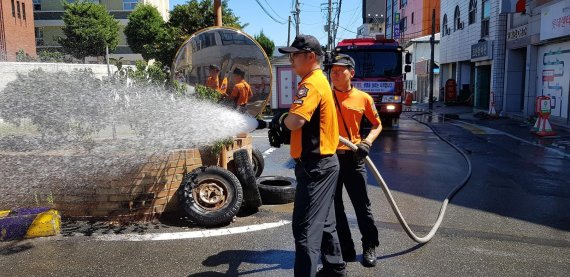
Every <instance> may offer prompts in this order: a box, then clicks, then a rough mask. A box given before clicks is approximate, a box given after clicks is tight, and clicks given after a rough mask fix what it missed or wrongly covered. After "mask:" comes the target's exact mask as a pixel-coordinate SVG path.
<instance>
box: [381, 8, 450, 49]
mask: <svg viewBox="0 0 570 277" xmlns="http://www.w3.org/2000/svg"><path fill="white" fill-rule="evenodd" d="M433 10H435V32H436V33H439V28H440V24H439V22H440V20H439V13H440V0H387V2H386V37H387V38H393V39H396V40H398V41H400V43H401V44H406V42H408V41H410V40H411V39H414V38H419V37H423V36H427V35H430V34H431V26H432V12H433Z"/></svg>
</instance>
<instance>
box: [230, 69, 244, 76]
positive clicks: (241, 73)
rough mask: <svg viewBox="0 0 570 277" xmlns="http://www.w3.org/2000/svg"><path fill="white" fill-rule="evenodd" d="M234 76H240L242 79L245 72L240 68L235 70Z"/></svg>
mask: <svg viewBox="0 0 570 277" xmlns="http://www.w3.org/2000/svg"><path fill="white" fill-rule="evenodd" d="M232 73H233V74H236V75H239V76H241V77H243V76H245V71H243V70H241V69H239V68H237V67H236V68H235V69H234V71H233V72H232Z"/></svg>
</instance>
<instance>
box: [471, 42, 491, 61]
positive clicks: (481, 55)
mask: <svg viewBox="0 0 570 277" xmlns="http://www.w3.org/2000/svg"><path fill="white" fill-rule="evenodd" d="M492 50H493V49H492V44H491V41H490V40H485V41H480V42H478V43H477V44H473V45H471V60H472V61H482V60H490V59H491V58H492V54H493V53H492V52H493V51H492Z"/></svg>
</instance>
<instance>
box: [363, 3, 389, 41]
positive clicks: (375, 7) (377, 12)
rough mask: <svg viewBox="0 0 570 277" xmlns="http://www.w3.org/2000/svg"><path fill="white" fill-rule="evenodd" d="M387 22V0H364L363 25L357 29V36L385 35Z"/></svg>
mask: <svg viewBox="0 0 570 277" xmlns="http://www.w3.org/2000/svg"><path fill="white" fill-rule="evenodd" d="M388 1H391V0H388ZM385 24H386V0H362V25H361V26H360V27H358V29H357V32H356V33H357V37H359V38H363V37H375V36H376V35H384V34H385Z"/></svg>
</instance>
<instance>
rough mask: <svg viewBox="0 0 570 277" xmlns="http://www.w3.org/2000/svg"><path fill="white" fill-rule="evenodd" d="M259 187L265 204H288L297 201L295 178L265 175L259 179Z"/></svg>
mask: <svg viewBox="0 0 570 277" xmlns="http://www.w3.org/2000/svg"><path fill="white" fill-rule="evenodd" d="M257 187H258V188H259V193H260V194H261V199H262V201H263V203H264V204H287V203H291V202H293V201H295V192H296V191H297V181H296V180H295V179H293V178H289V177H281V176H263V177H260V178H258V179H257Z"/></svg>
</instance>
